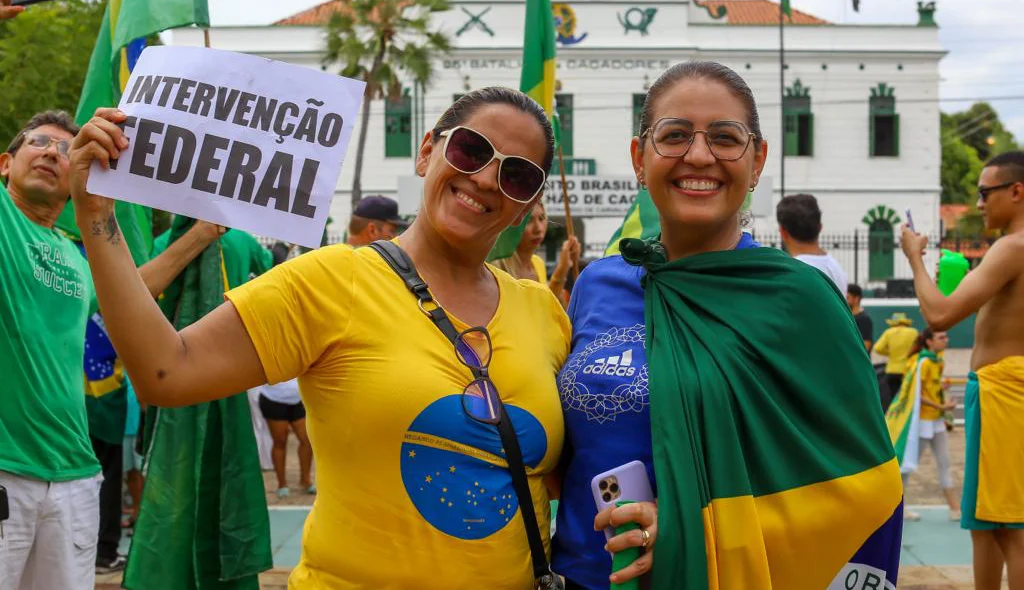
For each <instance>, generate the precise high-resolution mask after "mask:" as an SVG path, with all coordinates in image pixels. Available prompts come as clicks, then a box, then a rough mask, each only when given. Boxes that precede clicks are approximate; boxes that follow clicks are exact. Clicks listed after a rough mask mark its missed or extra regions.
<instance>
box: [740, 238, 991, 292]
mask: <svg viewBox="0 0 1024 590" xmlns="http://www.w3.org/2000/svg"><path fill="white" fill-rule="evenodd" d="M754 237H755V239H757V241H759V242H760V243H761V244H762V245H764V246H770V247H772V248H782V238H781V237H780V236H779V234H778V232H754ZM818 240H819V243H820V244H821V247H822V248H823V249H824V250H825V251H826V252H828V253H829V254H830V255H832V257H833V258H835V259H836V261H838V262H839V264H840V265H841V266H842V267H843V270H845V271H846V274H847V275H848V276H849V279H850V282H851V283H856V284H858V285H861V286H862V287H866V288H869V289H871V290H872V291H873V293H871V295H872V296H876V297H914V289H913V284H912V279H913V276H914V275H913V272H912V271H911V269H910V263H909V262H908V261H907V258H906V256H904V255H903V250H902V249H901V248H900V244H899V239H898V237H897V234H895V232H894V234H893V237H892V239H891V240H878V239H877V238H875V239H869V236H868V232H867V231H862V230H853V231H851V232H830V233H822V234H821V236H820V237H819V239H818ZM991 243H992V240H988V239H984V238H964V237H961V236H957V235H954V234H952V233H948V234H946V237H945V239H943V238H942V237H941V236H940V235H939V234H938V233H934V234H931V235H929V236H928V248H927V249H926V250H925V265H926V266H927V267H928V268H930V269H935V267H936V264H937V263H938V259H939V251H940V250H943V249H944V250H950V251H952V252H959V253H961V254H963V255H964V256H965V257H966V258H967V260H968V261H969V262H970V263H971V267H972V268H973V267H974V266H976V265H977V264H978V262H980V261H981V257H982V256H984V254H985V252H986V251H987V250H988V247H989V246H990V245H991ZM866 295H867V294H866Z"/></svg>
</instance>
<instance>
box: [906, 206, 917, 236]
mask: <svg viewBox="0 0 1024 590" xmlns="http://www.w3.org/2000/svg"><path fill="white" fill-rule="evenodd" d="M907 227H909V228H910V231H912V232H916V231H917V230H916V229H914V217H913V216H912V215H911V214H910V209H907Z"/></svg>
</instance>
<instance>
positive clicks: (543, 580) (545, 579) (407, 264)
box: [370, 240, 561, 588]
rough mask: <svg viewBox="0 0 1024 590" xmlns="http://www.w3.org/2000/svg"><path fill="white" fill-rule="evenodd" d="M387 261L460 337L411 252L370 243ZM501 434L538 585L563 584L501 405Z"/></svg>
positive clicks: (423, 307) (453, 336)
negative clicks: (552, 562) (553, 567)
mask: <svg viewBox="0 0 1024 590" xmlns="http://www.w3.org/2000/svg"><path fill="white" fill-rule="evenodd" d="M370 248H373V249H374V250H375V251H376V252H377V253H378V254H380V256H381V258H383V259H384V262H386V263H387V264H388V266H390V267H391V270H393V271H395V274H397V275H398V276H399V277H400V278H401V279H402V281H403V282H404V283H405V286H406V287H407V288H408V289H409V290H410V291H412V294H413V295H414V296H415V297H416V300H417V305H418V306H419V308H420V311H422V312H423V313H424V314H426V315H427V317H429V318H430V320H431V321H432V322H434V325H436V326H437V327H438V329H439V330H441V332H442V333H443V334H444V335H445V336H446V337H447V338H448V340H450V341H451V342H452V345H454V344H455V341H456V340H457V339H458V337H459V332H458V330H456V329H455V326H454V325H452V321H451V319H449V318H448V314H446V313H445V312H444V309H442V308H441V306H440V305H438V303H437V301H435V300H434V296H433V295H431V294H430V290H429V289H428V287H427V283H426V282H425V281H424V280H423V278H422V277H420V275H419V273H418V272H416V266H415V265H414V264H413V262H412V259H411V258H409V255H408V254H406V253H405V250H402V248H401V247H399V246H398V244H395V243H394V242H390V241H386V240H377V241H376V242H373V243H372V244H370ZM472 371H473V377H474V378H476V379H479V378H481V377H482V376H483V374H482V373H481V372H480V371H478V370H477V369H475V368H473V369H472ZM498 435H499V436H500V437H501V445H502V446H503V447H504V448H505V458H506V459H507V460H508V470H509V473H510V474H511V475H512V487H513V489H515V492H516V499H517V500H518V501H519V511H520V513H522V515H523V524H524V525H525V527H526V539H527V541H528V542H529V544H530V555H531V558H532V560H533V578H534V580H535V582H536V585H537V587H538V588H560V587H561V580H560V579H559V578H558V577H557V576H555V575H554V574H553V573H552V572H551V567H550V566H549V565H548V558H547V555H545V553H544V541H543V540H542V538H541V535H540V526H539V525H538V524H537V513H536V512H535V511H534V507H533V495H532V494H530V483H529V480H528V479H527V477H526V464H525V463H524V462H523V452H522V449H521V448H520V447H519V438H518V437H517V436H516V430H515V428H514V427H513V426H512V420H511V418H510V417H509V415H508V411H507V410H506V409H505V405H504V404H502V406H501V419H500V420H499V421H498Z"/></svg>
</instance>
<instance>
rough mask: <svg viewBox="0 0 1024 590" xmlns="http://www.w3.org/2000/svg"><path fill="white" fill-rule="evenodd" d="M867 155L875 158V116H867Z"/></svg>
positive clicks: (872, 114)
mask: <svg viewBox="0 0 1024 590" xmlns="http://www.w3.org/2000/svg"><path fill="white" fill-rule="evenodd" d="M868 124H869V127H870V128H869V129H868V155H869V156H871V157H872V158H873V157H875V114H874V113H871V114H870V115H868Z"/></svg>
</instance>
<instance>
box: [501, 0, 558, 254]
mask: <svg viewBox="0 0 1024 590" xmlns="http://www.w3.org/2000/svg"><path fill="white" fill-rule="evenodd" d="M519 90H521V91H523V92H525V93H526V94H527V95H528V96H529V97H530V98H532V99H533V100H535V101H537V103H538V104H539V105H540V106H542V107H544V112H546V113H547V114H548V117H551V116H552V114H553V112H554V108H555V17H554V15H553V14H552V12H551V0H526V27H525V32H524V33H523V72H522V75H521V76H520V77H519ZM556 124H557V122H556ZM555 129H556V130H557V127H556V128H555ZM529 222H530V216H529V215H527V216H526V218H525V219H523V222H522V223H521V224H519V225H517V226H513V227H510V228H508V229H506V230H505V231H504V232H502V233H501V235H500V236H499V237H498V241H497V242H496V243H495V244H494V247H493V248H491V253H490V254H489V255H488V256H487V259H488V260H498V259H500V258H507V257H509V256H511V255H512V253H513V252H515V251H516V247H517V246H518V245H519V240H521V239H522V237H523V230H525V229H526V224H527V223H529Z"/></svg>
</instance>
